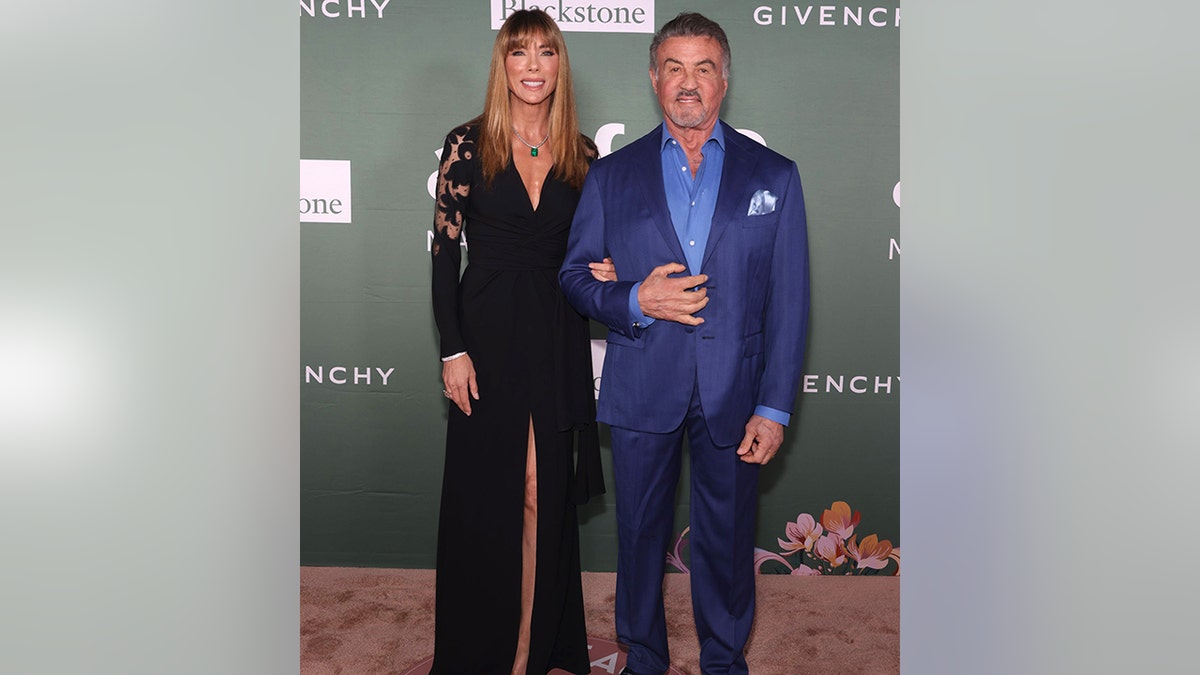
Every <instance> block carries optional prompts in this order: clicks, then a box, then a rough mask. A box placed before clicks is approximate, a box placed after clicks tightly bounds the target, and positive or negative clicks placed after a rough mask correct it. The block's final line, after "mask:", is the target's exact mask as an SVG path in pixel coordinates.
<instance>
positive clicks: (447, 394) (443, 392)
mask: <svg viewBox="0 0 1200 675" xmlns="http://www.w3.org/2000/svg"><path fill="white" fill-rule="evenodd" d="M442 396H445V397H446V398H450V392H448V391H446V390H445V389H443V390H442Z"/></svg>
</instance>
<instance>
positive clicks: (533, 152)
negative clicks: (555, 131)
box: [513, 127, 550, 157]
mask: <svg viewBox="0 0 1200 675" xmlns="http://www.w3.org/2000/svg"><path fill="white" fill-rule="evenodd" d="M513 133H514V134H516V135H517V140H519V141H521V142H522V143H524V144H525V145H526V146H528V147H529V156H530V157H537V153H538V148H540V147H542V146H543V145H545V144H546V141H548V140H550V132H549V131H547V132H546V137H545V138H543V139H542V142H541V143H538V144H537V145H534V144H533V143H530V142H529V141H527V140H525V139H524V138H522V137H521V133H520V132H519V131H517V128H516V127H513Z"/></svg>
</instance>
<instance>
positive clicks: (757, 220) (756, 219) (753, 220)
mask: <svg viewBox="0 0 1200 675" xmlns="http://www.w3.org/2000/svg"><path fill="white" fill-rule="evenodd" d="M777 225H779V211H775V212H774V213H766V214H763V215H761V216H746V217H745V218H742V227H744V228H747V229H751V228H759V227H762V228H766V227H772V228H773V227H775V226H777Z"/></svg>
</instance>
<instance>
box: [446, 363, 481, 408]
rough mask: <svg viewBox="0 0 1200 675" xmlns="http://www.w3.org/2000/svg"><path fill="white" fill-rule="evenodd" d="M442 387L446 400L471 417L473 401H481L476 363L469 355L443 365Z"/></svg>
mask: <svg viewBox="0 0 1200 675" xmlns="http://www.w3.org/2000/svg"><path fill="white" fill-rule="evenodd" d="M442 385H443V386H444V387H445V392H444V393H445V396H446V398H448V399H450V400H451V401H454V405H456V406H458V409H459V410H461V411H463V413H464V414H466V415H467V416H468V417H469V416H470V415H471V399H472V398H473V399H475V400H476V401H478V400H479V386H478V385H477V384H475V362H474V361H472V360H471V357H470V356H469V355H466V354H464V355H462V356H460V357H458V358H457V359H451V360H449V361H445V362H443V363H442Z"/></svg>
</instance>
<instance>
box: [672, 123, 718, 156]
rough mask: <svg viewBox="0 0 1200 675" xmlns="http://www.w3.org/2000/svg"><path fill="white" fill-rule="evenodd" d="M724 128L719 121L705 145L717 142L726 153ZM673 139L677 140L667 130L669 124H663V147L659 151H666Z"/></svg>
mask: <svg viewBox="0 0 1200 675" xmlns="http://www.w3.org/2000/svg"><path fill="white" fill-rule="evenodd" d="M722 126H724V125H722V124H721V120H717V123H716V124H714V125H713V130H712V135H710V136H709V137H708V140H707V141H704V144H705V145H708V144H709V143H710V142H713V141H716V143H717V146H718V147H720V148H721V151H722V152H724V151H725V130H724V129H722ZM673 138H675V137H674V136H672V135H671V131H670V130H669V129H667V123H666V122H663V123H662V145H661V147H659V151H662V150H665V149H666V148H667V143H669V142H671V139H673Z"/></svg>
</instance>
